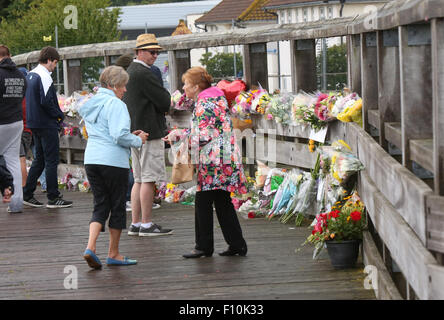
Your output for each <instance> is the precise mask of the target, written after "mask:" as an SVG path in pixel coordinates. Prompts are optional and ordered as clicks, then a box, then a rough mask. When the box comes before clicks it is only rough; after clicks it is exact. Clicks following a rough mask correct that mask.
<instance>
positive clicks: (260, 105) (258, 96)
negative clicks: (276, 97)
mask: <svg viewBox="0 0 444 320" xmlns="http://www.w3.org/2000/svg"><path fill="white" fill-rule="evenodd" d="M251 93H252V94H253V99H252V101H251V107H250V112H251V113H253V114H265V111H266V110H267V109H268V107H269V106H270V102H271V98H270V95H269V94H268V92H267V90H265V89H258V90H253V91H251Z"/></svg>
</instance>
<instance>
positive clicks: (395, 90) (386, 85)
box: [377, 29, 401, 150]
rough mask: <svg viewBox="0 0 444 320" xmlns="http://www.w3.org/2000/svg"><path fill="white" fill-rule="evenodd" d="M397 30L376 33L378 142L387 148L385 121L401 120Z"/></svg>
mask: <svg viewBox="0 0 444 320" xmlns="http://www.w3.org/2000/svg"><path fill="white" fill-rule="evenodd" d="M398 47H399V37H398V30H397V29H393V30H384V31H378V33H377V56H378V59H377V60H378V91H379V93H378V109H379V123H380V131H379V144H380V145H381V146H382V147H383V148H384V149H385V150H388V143H387V140H386V135H385V123H386V122H399V123H400V122H401V98H400V79H399V77H400V75H399V48H398Z"/></svg>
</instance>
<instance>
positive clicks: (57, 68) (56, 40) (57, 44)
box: [55, 25, 60, 92]
mask: <svg viewBox="0 0 444 320" xmlns="http://www.w3.org/2000/svg"><path fill="white" fill-rule="evenodd" d="M55 43H56V50H57V52H58V51H59V33H58V29H57V25H56V26H55ZM56 72H57V91H58V92H60V77H59V64H58V63H57V67H56Z"/></svg>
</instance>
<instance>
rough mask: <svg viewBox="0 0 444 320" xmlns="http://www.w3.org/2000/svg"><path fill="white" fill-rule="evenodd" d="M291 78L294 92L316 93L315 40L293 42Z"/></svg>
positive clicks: (291, 47)
mask: <svg viewBox="0 0 444 320" xmlns="http://www.w3.org/2000/svg"><path fill="white" fill-rule="evenodd" d="M290 56H291V70H292V73H291V76H292V81H291V82H292V86H293V88H292V89H293V92H295V93H297V92H299V91H300V90H303V91H305V92H312V91H316V89H317V83H316V43H315V40H314V39H309V40H291V41H290Z"/></svg>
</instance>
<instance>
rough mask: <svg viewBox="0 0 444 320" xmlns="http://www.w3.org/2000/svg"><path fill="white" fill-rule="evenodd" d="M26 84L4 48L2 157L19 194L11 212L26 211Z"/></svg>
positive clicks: (0, 68)
mask: <svg viewBox="0 0 444 320" xmlns="http://www.w3.org/2000/svg"><path fill="white" fill-rule="evenodd" d="M25 91H26V80H25V77H24V76H23V74H22V73H21V72H20V71H19V70H18V69H17V67H16V65H15V63H14V62H12V60H11V56H10V53H9V48H8V47H7V46H5V45H0V137H1V138H0V154H1V155H3V156H4V159H5V162H6V166H7V169H8V170H9V171H10V172H11V174H12V177H13V180H14V188H15V193H14V195H13V196H12V197H11V201H10V203H9V207H8V211H9V212H21V211H22V209H23V192H22V172H21V168H20V160H19V154H20V141H21V136H22V131H23V114H22V100H23V97H24V95H25Z"/></svg>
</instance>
